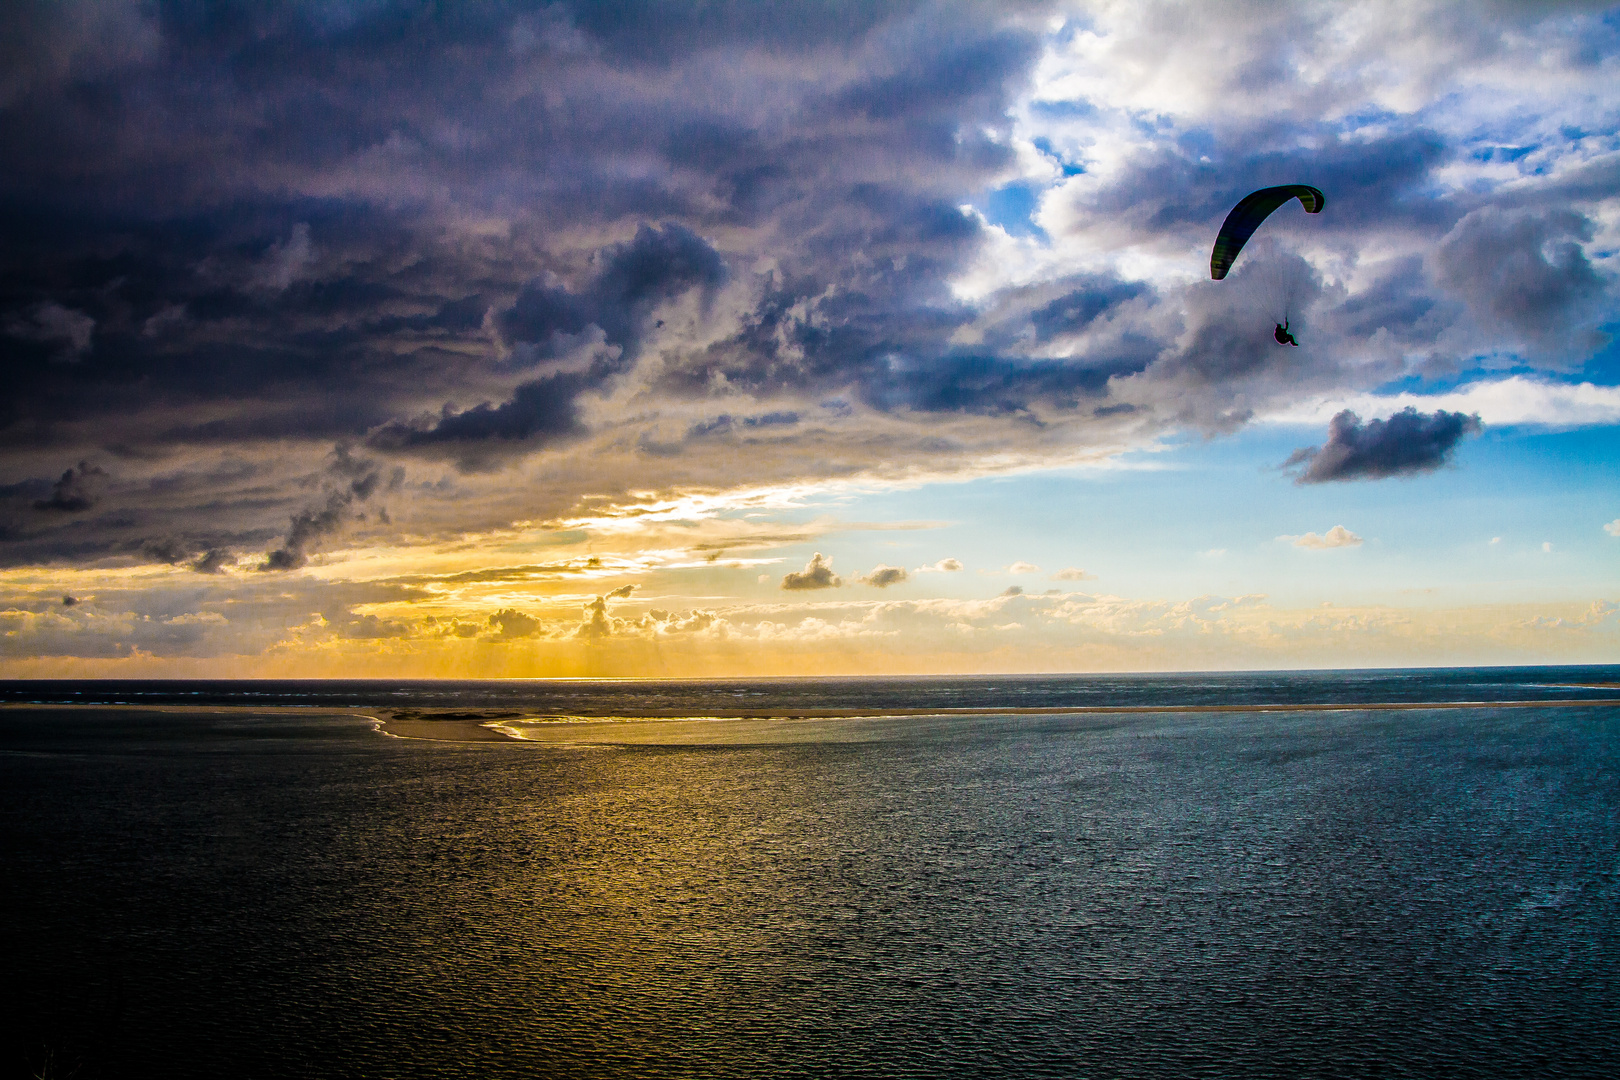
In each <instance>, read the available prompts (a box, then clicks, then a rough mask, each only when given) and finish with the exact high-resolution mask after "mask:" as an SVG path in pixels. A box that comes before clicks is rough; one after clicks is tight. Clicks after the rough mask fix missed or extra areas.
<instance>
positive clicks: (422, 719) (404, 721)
mask: <svg viewBox="0 0 1620 1080" xmlns="http://www.w3.org/2000/svg"><path fill="white" fill-rule="evenodd" d="M1591 689H1608V687H1607V686H1593V687H1591ZM1582 707H1587V708H1617V707H1620V698H1549V699H1546V700H1543V701H1534V700H1531V701H1524V700H1515V701H1370V702H1286V703H1283V702H1279V703H1271V704H1251V705H1217V704H1208V705H1052V706H1002V707H984V708H975V707H960V708H917V709H883V710H878V711H873V710H870V709H797V710H792V711H777V712H744V711H739V712H734V713H725V714H715V715H708V716H692V715H689V714H667V713H666V714H647V715H640V716H624V715H613V716H559V715H556V714H549V715H546V714H535V713H521V712H513V711H506V710H481V711H467V710H460V711H452V710H443V711H442V712H440V713H435V712H434V711H433V710H417V709H399V710H390V709H376V710H373V711H370V712H359V711H356V710H355V709H352V708H330V707H323V706H301V705H155V704H154V705H145V704H136V703H130V702H121V703H118V704H91V703H87V702H68V703H62V704H52V703H47V702H6V703H4V704H0V712H3V711H4V710H7V709H26V710H36V709H62V710H72V711H79V710H84V709H111V710H117V711H137V712H139V711H145V712H166V713H200V714H209V713H212V714H221V715H234V714H241V713H243V712H258V713H271V714H281V713H292V714H296V715H302V716H344V717H350V718H353V719H357V720H365V721H368V722H369V723H370V724H371V729H372V730H373V731H374V732H376V733H377V734H379V735H382V736H384V737H387V738H394V739H407V740H417V741H424V742H452V743H472V742H484V743H488V742H499V743H512V742H528V743H535V742H542V743H560V742H569V743H579V742H589V741H593V740H590V739H581V738H580V736H582V735H585V734H586V732H587V730H588V731H589V732H590V734H593V735H604V734H607V733H608V732H609V731H613V730H617V731H618V732H619V733H620V737H621V738H622V737H623V736H624V735H627V734H628V733H629V731H630V730H632V729H633V728H634V727H642V728H644V727H645V726H648V725H654V726H656V728H657V729H658V730H662V731H664V732H666V733H670V734H673V733H674V731H675V730H676V727H671V726H670V725H677V726H679V727H689V726H692V725H702V726H703V727H704V728H708V725H711V724H715V723H724V722H726V721H731V720H751V721H755V722H769V721H776V722H782V723H788V722H814V721H818V720H881V719H890V718H899V717H951V716H1092V715H1096V716H1106V715H1110V714H1114V715H1127V716H1128V715H1143V714H1150V713H1178V714H1179V713H1242V712H1255V713H1277V712H1282V713H1289V712H1413V711H1418V710H1425V709H1442V710H1451V709H1569V708H1582ZM711 730H712V729H711ZM536 735H540V736H541V737H540V738H536V737H534V736H536Z"/></svg>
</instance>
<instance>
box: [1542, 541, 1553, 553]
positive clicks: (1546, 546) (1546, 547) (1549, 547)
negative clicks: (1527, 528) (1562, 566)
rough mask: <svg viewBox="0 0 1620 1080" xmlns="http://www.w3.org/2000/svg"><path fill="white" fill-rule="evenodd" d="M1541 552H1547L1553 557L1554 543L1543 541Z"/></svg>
mask: <svg viewBox="0 0 1620 1080" xmlns="http://www.w3.org/2000/svg"><path fill="white" fill-rule="evenodd" d="M1541 550H1542V551H1544V552H1546V553H1547V554H1548V555H1551V554H1552V541H1551V540H1543V541H1542V542H1541Z"/></svg>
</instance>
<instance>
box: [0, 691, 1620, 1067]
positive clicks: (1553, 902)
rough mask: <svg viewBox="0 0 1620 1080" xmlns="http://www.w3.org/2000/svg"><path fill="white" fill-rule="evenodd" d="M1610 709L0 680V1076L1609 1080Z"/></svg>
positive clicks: (1529, 695) (1388, 698)
mask: <svg viewBox="0 0 1620 1080" xmlns="http://www.w3.org/2000/svg"><path fill="white" fill-rule="evenodd" d="M1605 683H1608V684H1611V685H1610V686H1608V687H1605V686H1604V685H1603V684H1605ZM1617 683H1620V668H1613V667H1611V668H1581V669H1568V668H1566V669H1497V670H1451V671H1432V672H1411V671H1407V672H1351V673H1346V672H1331V673H1322V672H1319V673H1301V674H1276V673H1266V674H1222V675H1179V676H1107V677H1090V676H1087V677H1061V678H1060V677H1042V678H1030V677H1022V678H996V679H952V680H941V679H895V680H886V679H885V680H878V679H850V680H795V681H786V682H776V681H759V682H684V683H682V682H664V683H645V682H617V683H583V682H573V683H557V682H500V683H465V682H463V683H388V682H369V683H361V682H350V683H309V682H304V683H220V682H212V683H162V684H157V683H21V682H18V683H8V684H0V701H7V702H13V703H20V702H33V703H38V704H34V705H30V706H26V707H15V706H13V707H6V708H0V815H3V816H0V856H3V860H4V861H3V865H0V970H3V971H4V972H5V978H4V980H3V983H4V991H3V993H4V999H3V1000H0V1068H3V1069H4V1070H5V1071H4V1072H3V1073H0V1075H33V1074H37V1073H38V1072H39V1070H40V1069H41V1067H42V1066H41V1063H42V1062H47V1063H51V1062H54V1064H51V1065H50V1067H51V1068H54V1069H56V1072H55V1074H54V1075H68V1074H69V1070H70V1069H71V1068H77V1069H78V1070H79V1071H78V1073H77V1075H78V1076H80V1077H84V1078H89V1077H95V1076H103V1077H116V1076H147V1075H164V1076H171V1077H190V1076H198V1077H201V1076H209V1077H221V1076H229V1077H241V1078H248V1077H361V1076H365V1077H505V1076H626V1077H641V1076H646V1077H652V1076H739V1077H741V1076H827V1075H839V1076H872V1077H879V1076H881V1077H890V1076H918V1077H923V1076H928V1077H933V1076H1155V1077H1159V1076H1162V1077H1182V1076H1260V1077H1264V1076H1276V1077H1283V1076H1289V1077H1294V1076H1369V1077H1371V1076H1379V1077H1384V1076H1414V1077H1417V1076H1423V1077H1430V1076H1481V1077H1486V1076H1492V1077H1495V1076H1531V1075H1534V1076H1609V1075H1613V1074H1614V1073H1615V1069H1616V1065H1617V1063H1620V707H1616V706H1614V705H1609V704H1596V703H1594V704H1581V705H1569V704H1567V702H1570V701H1590V702H1598V701H1602V700H1612V699H1613V698H1616V697H1620V689H1616V688H1615V686H1614V685H1613V684H1617ZM63 702H73V703H77V707H75V708H59V707H54V706H53V705H52V703H63ZM1459 702H1464V703H1474V704H1472V705H1469V706H1468V707H1461V708H1459V707H1448V708H1439V707H1436V708H1414V709H1401V710H1390V709H1383V710H1378V709H1371V708H1366V709H1361V708H1342V707H1341V708H1322V709H1312V708H1304V709H1298V708H1296V709H1295V710H1293V711H1269V710H1267V709H1266V708H1265V706H1276V705H1292V706H1296V707H1297V706H1311V705H1323V706H1329V705H1334V706H1346V705H1351V706H1353V705H1374V704H1388V703H1407V704H1422V703H1431V704H1436V705H1438V704H1442V703H1444V704H1455V703H1459ZM1525 702H1546V703H1548V704H1545V705H1530V706H1525V705H1523V704H1522V703H1525ZM117 703H122V705H123V706H124V707H122V708H105V707H99V706H108V705H113V704H117ZM175 704H190V705H198V706H208V707H209V708H202V709H191V710H178V711H161V709H160V708H159V707H161V706H171V705H175ZM1188 705H1196V706H1201V707H1210V708H1208V709H1207V710H1200V711H1173V710H1175V709H1177V708H1178V707H1185V706H1188ZM217 706H246V708H239V709H229V710H225V711H221V710H219V709H217V708H214V707H217ZM286 706H296V707H297V708H285V707H286ZM1076 707H1101V708H1108V707H1128V708H1131V709H1134V710H1136V711H1121V712H1106V711H1104V712H1085V713H1075V712H1061V711H1052V712H1042V711H1040V710H1042V709H1052V710H1060V709H1066V708H1067V709H1072V708H1076ZM1218 707H1224V711H1222V710H1221V709H1220V708H1218ZM400 708H410V709H418V710H421V709H429V710H431V709H438V710H455V709H463V710H477V709H489V710H508V711H516V712H519V713H522V714H526V715H528V714H532V715H534V716H545V717H572V718H575V719H588V718H591V717H617V718H629V717H638V716H642V717H645V716H658V717H663V718H666V719H664V720H661V721H659V722H658V723H661V724H664V725H665V726H663V727H659V726H658V724H649V723H640V724H637V723H632V722H629V721H627V720H620V721H618V722H616V723H614V724H604V723H592V724H585V725H582V727H581V729H580V730H582V731H586V732H587V734H586V735H585V736H583V737H581V738H578V739H574V740H573V741H565V742H561V743H555V742H554V743H535V742H520V741H508V742H479V743H456V742H441V741H426V740H415V739H399V738H391V737H388V736H387V735H386V734H385V733H384V732H380V731H378V730H375V725H374V723H373V722H372V721H371V720H370V719H368V717H380V716H383V715H384V713H383V710H385V709H400ZM210 709H212V711H210ZM1007 709H1033V710H1035V711H1033V712H1019V713H1009V712H1006V711H1003V710H1007ZM1158 709H1164V710H1167V711H1156V710H1158ZM919 710H921V711H922V712H927V711H928V710H946V711H940V712H935V713H934V714H932V715H919V714H918V711H919ZM816 712H820V713H823V714H825V715H822V716H821V717H820V718H819V719H813V720H807V719H794V717H798V716H802V715H804V714H807V713H816ZM840 712H845V713H858V714H859V715H847V716H845V715H838V713H840ZM696 716H705V717H709V716H723V717H732V718H729V719H715V720H710V721H706V722H703V723H702V724H696V723H694V722H691V721H683V722H671V721H670V720H669V719H667V718H680V717H696ZM620 725H622V726H620ZM699 728H701V730H702V731H703V732H705V734H704V736H703V737H701V738H697V737H694V736H693V735H692V732H693V731H694V730H697V729H699ZM632 731H633V732H634V733H635V734H634V737H633V738H631V737H629V734H628V733H630V732H632ZM661 731H662V732H668V733H669V734H668V736H667V737H665V736H660V735H659V734H658V733H659V732H661ZM615 732H624V733H626V737H624V738H616V737H615V734H614V733H615ZM30 1070H32V1072H31V1071H30Z"/></svg>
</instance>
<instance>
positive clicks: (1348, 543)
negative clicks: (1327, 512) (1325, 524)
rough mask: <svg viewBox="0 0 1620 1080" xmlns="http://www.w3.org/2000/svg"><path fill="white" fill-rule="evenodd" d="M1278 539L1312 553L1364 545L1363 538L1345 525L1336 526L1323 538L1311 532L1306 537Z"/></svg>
mask: <svg viewBox="0 0 1620 1080" xmlns="http://www.w3.org/2000/svg"><path fill="white" fill-rule="evenodd" d="M1277 539H1279V540H1288V541H1291V542H1292V543H1293V545H1294V546H1295V547H1302V548H1309V549H1311V550H1312V551H1326V550H1327V549H1329V548H1342V547H1360V546H1361V544H1362V539H1361V537H1359V536H1357V535H1356V534H1355V533H1353V532H1351V531H1350V530H1349V529H1347V528H1345V527H1344V526H1343V525H1335V526H1333V528H1331V529H1329V530H1328V531H1327V532H1326V533H1324V534H1323V535H1321V536H1318V535H1316V534H1315V533H1313V532H1309V533H1306V534H1305V535H1304V536H1279V537H1277Z"/></svg>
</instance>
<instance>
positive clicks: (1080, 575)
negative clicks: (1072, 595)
mask: <svg viewBox="0 0 1620 1080" xmlns="http://www.w3.org/2000/svg"><path fill="white" fill-rule="evenodd" d="M1096 578H1097V575H1096V574H1088V573H1086V572H1085V571H1084V570H1082V569H1080V568H1079V567H1078V566H1066V567H1064V568H1063V569H1062V570H1059V571H1058V572H1057V573H1055V574H1053V575H1052V580H1053V581H1095V580H1096Z"/></svg>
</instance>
